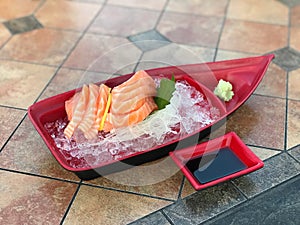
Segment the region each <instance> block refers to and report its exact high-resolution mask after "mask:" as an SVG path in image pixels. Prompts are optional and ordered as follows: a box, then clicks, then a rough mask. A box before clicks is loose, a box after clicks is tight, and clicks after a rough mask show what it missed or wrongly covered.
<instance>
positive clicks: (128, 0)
mask: <svg viewBox="0 0 300 225" xmlns="http://www.w3.org/2000/svg"><path fill="white" fill-rule="evenodd" d="M166 1H167V0H161V1H157V0H148V1H140V0H122V1H119V0H108V1H107V3H108V4H112V5H119V6H126V7H133V8H143V9H152V10H162V9H163V7H164V5H165V4H166Z"/></svg>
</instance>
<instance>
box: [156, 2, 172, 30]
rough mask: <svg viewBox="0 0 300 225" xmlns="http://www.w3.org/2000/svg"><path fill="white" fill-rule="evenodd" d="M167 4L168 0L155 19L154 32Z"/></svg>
mask: <svg viewBox="0 0 300 225" xmlns="http://www.w3.org/2000/svg"><path fill="white" fill-rule="evenodd" d="M168 4H169V0H167V1H166V2H165V5H164V7H163V8H162V10H161V12H160V15H159V17H158V18H157V21H156V23H155V25H154V29H155V30H157V26H158V24H159V22H160V21H161V18H162V17H163V14H164V13H165V11H166V8H167V5H168Z"/></svg>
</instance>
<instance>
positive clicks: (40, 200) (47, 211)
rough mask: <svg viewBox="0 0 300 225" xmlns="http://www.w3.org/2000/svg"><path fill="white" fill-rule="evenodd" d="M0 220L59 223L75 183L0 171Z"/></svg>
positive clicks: (2, 222) (14, 222)
mask: <svg viewBox="0 0 300 225" xmlns="http://www.w3.org/2000/svg"><path fill="white" fill-rule="evenodd" d="M0 183H1V192H0V209H1V210H0V223H1V224H10V225H19V224H59V223H60V221H61V220H62V218H63V215H64V213H65V211H66V209H67V207H68V205H69V203H70V201H71V199H72V197H73V195H74V193H75V191H76V188H77V185H76V184H71V183H67V182H60V181H56V180H49V179H45V178H39V177H34V176H28V175H23V174H18V173H11V172H6V171H0Z"/></svg>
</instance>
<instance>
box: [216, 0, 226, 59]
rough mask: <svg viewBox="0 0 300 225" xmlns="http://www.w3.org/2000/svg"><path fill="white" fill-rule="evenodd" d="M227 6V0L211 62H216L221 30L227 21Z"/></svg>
mask: <svg viewBox="0 0 300 225" xmlns="http://www.w3.org/2000/svg"><path fill="white" fill-rule="evenodd" d="M229 4H230V0H228V2H227V5H226V8H225V13H224V16H223V21H222V25H221V28H220V34H219V37H218V40H217V44H216V50H215V55H214V57H213V62H215V61H216V58H217V55H218V50H219V45H220V41H221V37H222V34H223V30H224V27H225V22H226V19H227V13H228V8H229Z"/></svg>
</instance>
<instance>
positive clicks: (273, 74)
mask: <svg viewBox="0 0 300 225" xmlns="http://www.w3.org/2000/svg"><path fill="white" fill-rule="evenodd" d="M286 78H287V73H286V72H285V71H284V70H283V69H281V68H280V67H279V66H277V65H276V64H274V63H271V64H270V66H269V68H268V70H267V72H266V74H265V75H264V77H263V79H262V81H261V83H260V84H259V86H258V87H257V89H256V90H255V92H254V93H256V94H260V95H268V96H274V97H280V98H285V96H286Z"/></svg>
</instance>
